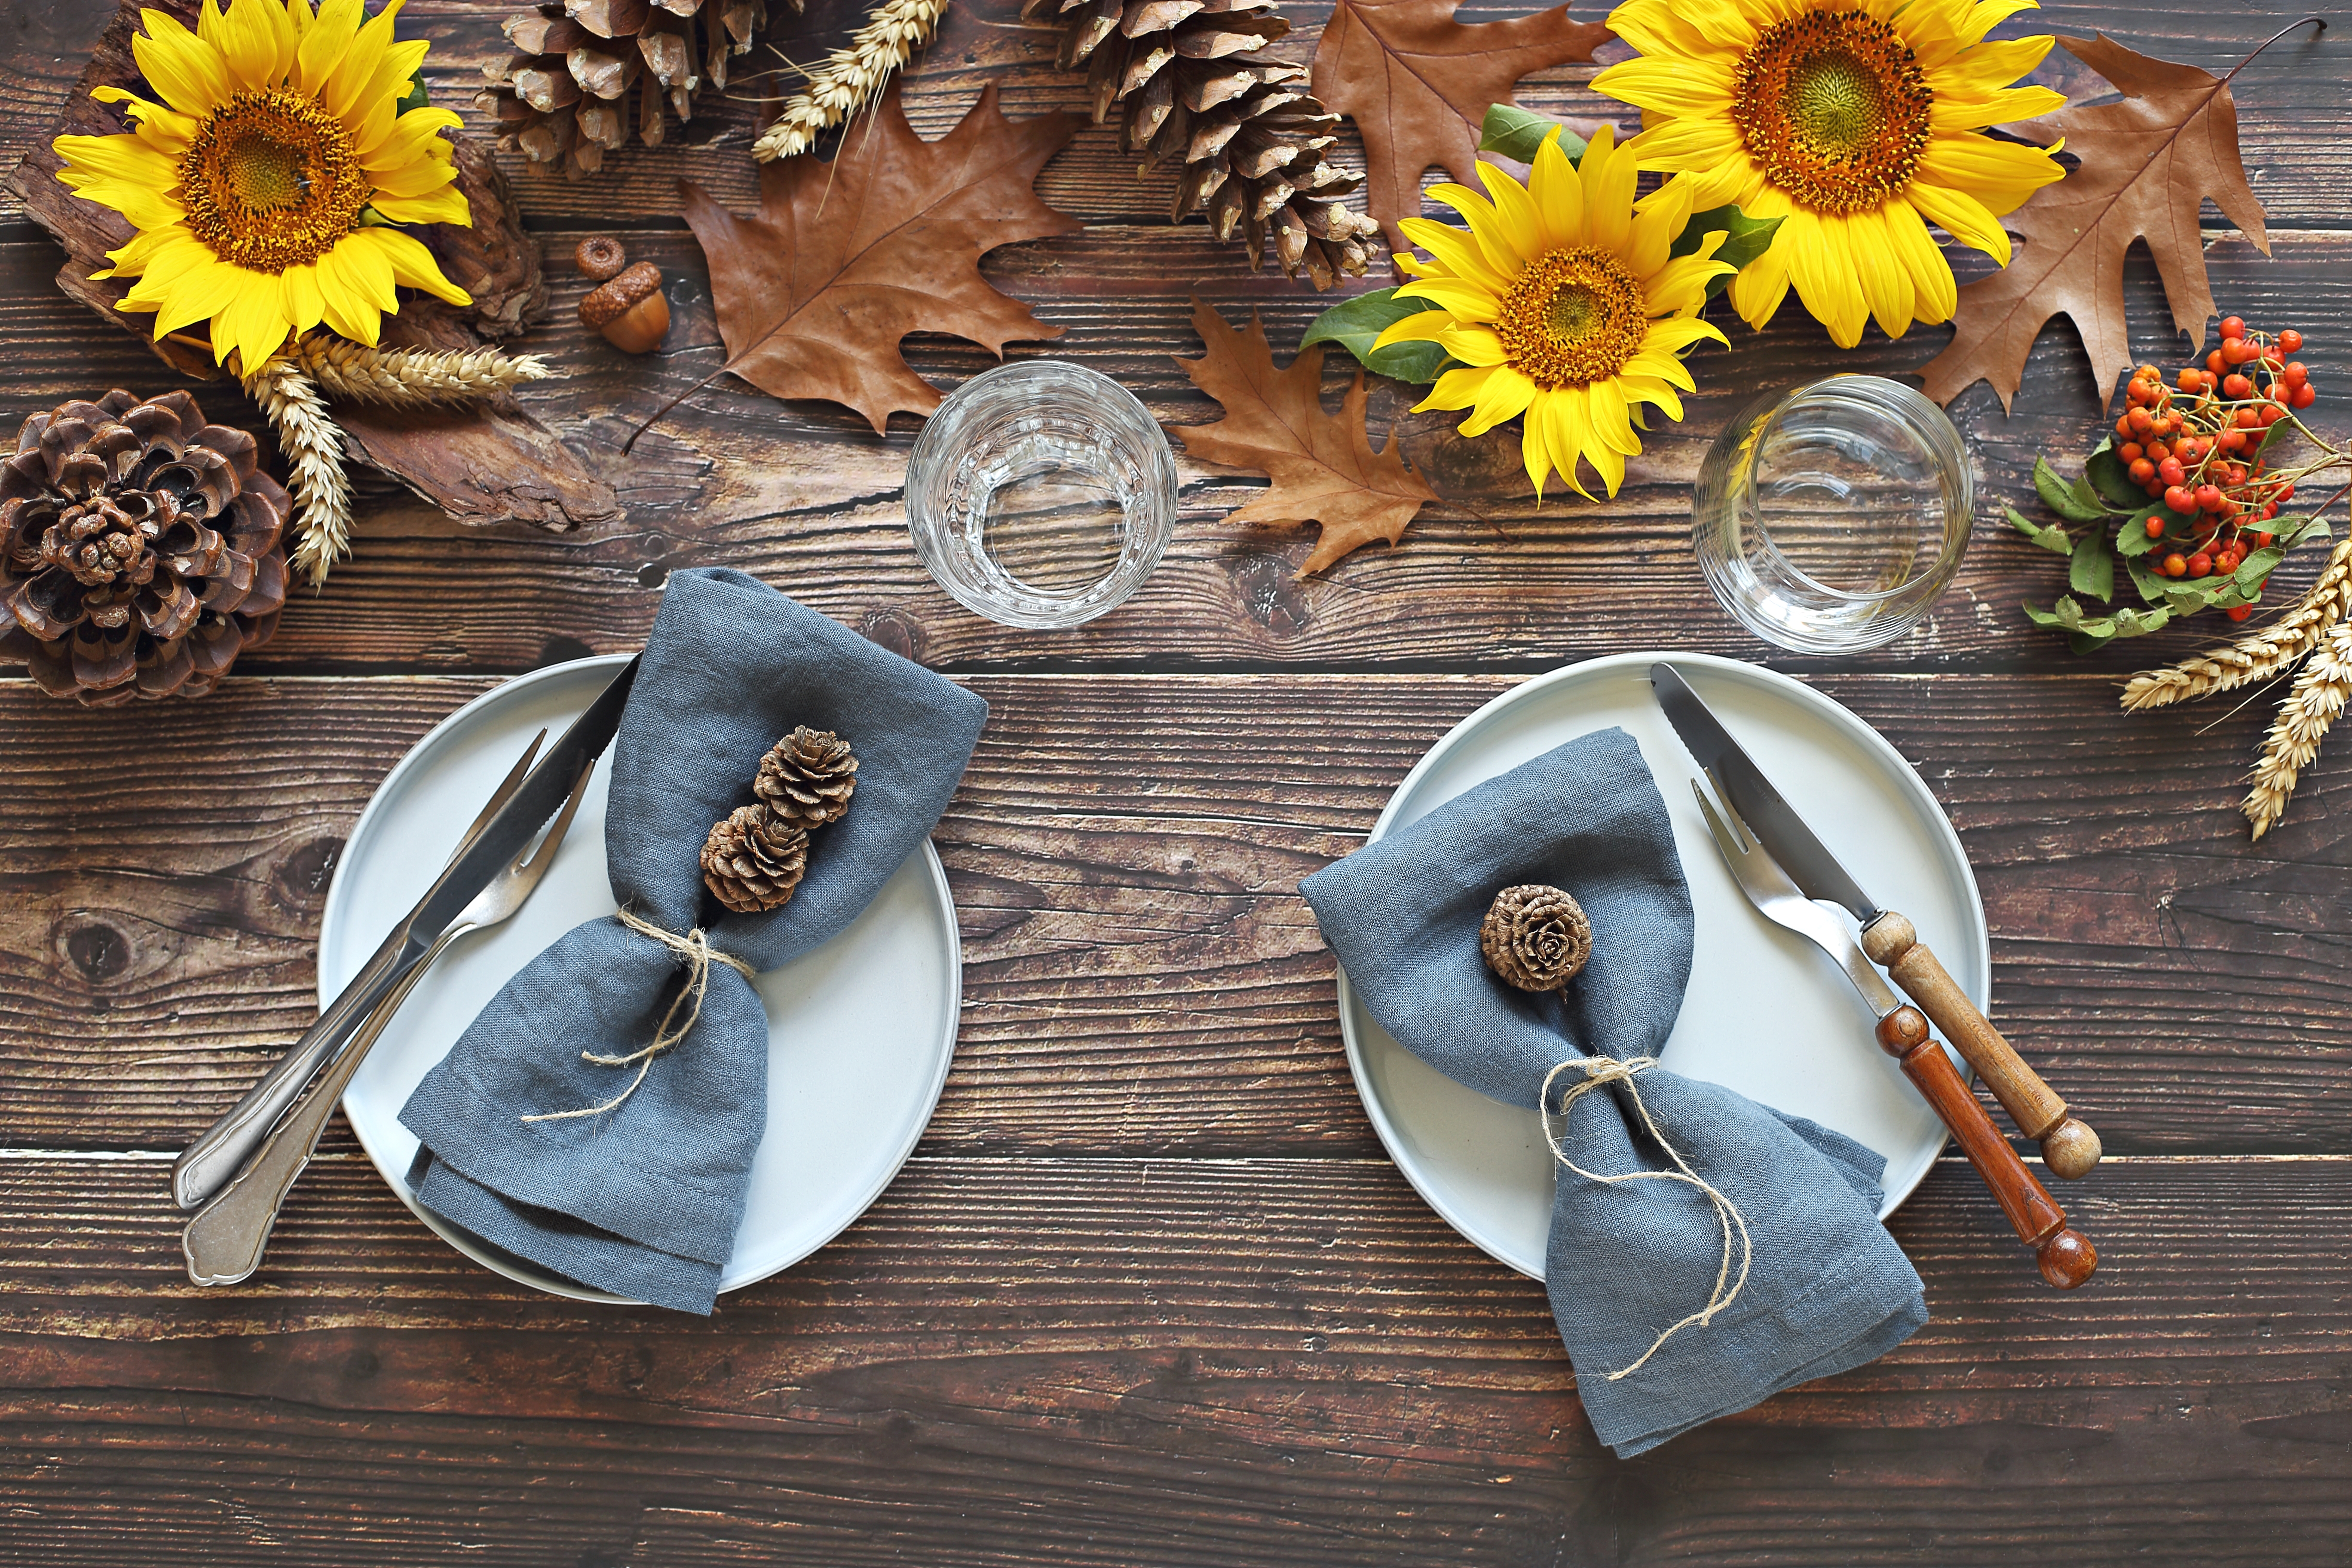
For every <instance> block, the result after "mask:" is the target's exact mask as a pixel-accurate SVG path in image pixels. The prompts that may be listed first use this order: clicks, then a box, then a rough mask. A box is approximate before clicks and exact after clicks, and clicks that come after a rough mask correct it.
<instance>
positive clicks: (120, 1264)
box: [0, 1157, 2352, 1568]
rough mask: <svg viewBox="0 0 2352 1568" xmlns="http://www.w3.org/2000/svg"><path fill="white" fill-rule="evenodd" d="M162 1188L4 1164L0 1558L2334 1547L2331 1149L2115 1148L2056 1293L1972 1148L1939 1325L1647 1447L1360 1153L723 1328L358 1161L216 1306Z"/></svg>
mask: <svg viewBox="0 0 2352 1568" xmlns="http://www.w3.org/2000/svg"><path fill="white" fill-rule="evenodd" d="M161 1192H162V1166H161V1163H160V1162H152V1161H151V1162H142V1163H129V1162H122V1161H98V1162H92V1161H75V1160H68V1161H57V1160H49V1159H42V1158H29V1159H28V1158H10V1159H6V1160H5V1162H0V1215H5V1217H6V1218H7V1220H8V1222H9V1223H8V1224H7V1225H6V1226H5V1227H0V1260H5V1261H0V1345H5V1351H6V1353H5V1364H6V1365H7V1366H8V1367H9V1368H10V1369H11V1370H10V1374H9V1376H8V1377H7V1378H6V1379H5V1383H6V1384H7V1387H6V1388H5V1391H0V1433H5V1439H0V1440H5V1442H6V1443H7V1445H8V1446H9V1447H11V1448H13V1449H16V1451H18V1452H22V1453H26V1454H28V1455H38V1456H39V1457H40V1458H39V1462H38V1463H37V1465H34V1466H27V1467H26V1468H23V1469H20V1470H17V1471H16V1472H15V1474H14V1475H12V1477H11V1479H9V1480H8V1481H7V1482H5V1483H0V1489H5V1492H6V1494H7V1498H8V1502H9V1504H10V1509H11V1511H10V1516H9V1528H8V1530H7V1531H6V1532H5V1542H6V1543H7V1544H6V1545H5V1546H0V1555H8V1554H12V1553H16V1552H23V1553H26V1554H27V1555H26V1556H23V1557H15V1558H13V1560H16V1561H31V1560H35V1554H37V1560H39V1561H43V1562H47V1563H120V1562H121V1561H124V1560H126V1557H125V1553H126V1552H131V1553H134V1554H135V1553H136V1552H156V1551H163V1552H167V1553H168V1552H170V1550H171V1546H172V1544H173V1543H174V1542H178V1543H183V1544H184V1543H186V1542H190V1541H192V1540H194V1539H198V1538H201V1539H202V1540H203V1541H204V1542H205V1552H204V1555H205V1560H206V1561H209V1562H218V1563H265V1562H278V1561H286V1560H288V1559H289V1557H291V1558H294V1559H297V1560H303V1561H324V1560H330V1559H334V1560H340V1561H352V1560H355V1558H356V1556H357V1554H358V1553H359V1552H366V1553H368V1554H369V1555H370V1556H372V1557H375V1558H379V1559H381V1560H386V1561H391V1560H397V1561H400V1562H403V1563H419V1564H423V1563H441V1562H457V1561H470V1562H490V1563H526V1562H530V1563H544V1562H548V1561H567V1562H568V1561H572V1560H574V1554H575V1553H576V1554H580V1556H579V1560H581V1561H609V1562H623V1561H642V1562H660V1563H665V1564H667V1563H680V1564H701V1563H730V1562H739V1561H759V1562H765V1563H796V1564H797V1563H806V1564H812V1565H814V1564H823V1565H824V1568H855V1565H856V1564H862V1563H883V1562H896V1561H905V1560H907V1559H908V1558H921V1559H924V1560H928V1561H937V1562H943V1563H1040V1562H1055V1563H1085V1564H1103V1565H1105V1568H1113V1565H1116V1568H1131V1565H1146V1564H1148V1565H1168V1568H1176V1565H1198V1564H1208V1563H1234V1562H1240V1561H1252V1562H1263V1561H1267V1560H1270V1559H1271V1558H1274V1557H1276V1556H1279V1557H1280V1558H1281V1559H1282V1560H1284V1561H1293V1562H1301V1563H1333V1564H1338V1563H1370V1562H1379V1563H1433V1562H1449V1563H1497V1564H1500V1563H1512V1564H1519V1563H1529V1562H1546V1563H1551V1562H1557V1563H1564V1564H1579V1565H1581V1564H1585V1563H1601V1562H1606V1563H1629V1564H1644V1565H1646V1564H1653V1563H1678V1564H1717V1563H1720V1564H1733V1563H1742V1564H1752V1563H1824V1562H1835V1563H1857V1564H1859V1563H1913V1562H1918V1561H1922V1560H1925V1561H1930V1562H1935V1563H1963V1562H1965V1563H1979V1562H1985V1563H1990V1562H1992V1561H1995V1560H2006V1554H2008V1553H2011V1552H2013V1551H2014V1549H2015V1544H2016V1543H2019V1542H2029V1541H2034V1540H2042V1541H2047V1540H2049V1539H2052V1538H2053V1536H2056V1535H2058V1534H2060V1533H2061V1532H2063V1533H2064V1535H2065V1537H2066V1539H2067V1540H2068V1541H2069V1542H2070V1544H2069V1549H2068V1555H2069V1557H2070V1559H2072V1560H2075V1561H2081V1562H2084V1563H2126V1562H2132V1561H2138V1560H2140V1553H2141V1552H2142V1549H2143V1548H2144V1546H2145V1545H2146V1543H2147V1542H2148V1541H2150V1540H2152V1539H2157V1538H2159V1537H2160V1538H2161V1539H2163V1540H2164V1541H2165V1542H2166V1543H2167V1546H2168V1552H2169V1553H2170V1555H2171V1559H2172V1560H2173V1561H2179V1562H2194V1563H2214V1564H2239V1563H2244V1564H2257V1563H2259V1564H2265V1565H2267V1564H2273V1563H2296V1564H2302V1563H2310V1564H2314V1565H2317V1564H2323V1563H2326V1564H2332V1563H2333V1562H2334V1561H2335V1557H2336V1555H2337V1554H2340V1551H2341V1548H2342V1546H2343V1544H2344V1543H2345V1542H2346V1541H2347V1531H2352V1485H2347V1482H2352V1457H2347V1447H2346V1444H2345V1436H2346V1433H2345V1428H2344V1426H2343V1412H2342V1409H2341V1403H2342V1402H2341V1400H2340V1399H2339V1398H2336V1396H2335V1395H2334V1394H2331V1393H2330V1392H2329V1388H2330V1387H2331V1386H2332V1384H2334V1383H2336V1382H2338V1381H2340V1379H2341V1378H2342V1377H2343V1375H2344V1373H2345V1370H2346V1368H2347V1364H2352V1363H2347V1357H2352V1319H2347V1310H2346V1294H2345V1291H2346V1286H2347V1280H2346V1279H2345V1276H2344V1272H2343V1265H2342V1258H2341V1252H2340V1236H2341V1233H2342V1228H2343V1226H2344V1225H2345V1223H2346V1222H2347V1218H2352V1163H2347V1162H2346V1161H2345V1160H2344V1159H2342V1158H2340V1157H2336V1158H2324V1159H2322V1158H2312V1159H2301V1160H2292V1161H2276V1162H2267V1163H2216V1162H2204V1161H2172V1160H2147V1161H2118V1162H2116V1163H2113V1164H2111V1165H2109V1166H2108V1167H2106V1168H2105V1169H2104V1170H2103V1171H2102V1172H2101V1173H2100V1175H2099V1177H2098V1179H2097V1184H2096V1190H2095V1194H2093V1195H2091V1196H2089V1197H2086V1198H2085V1199H2084V1200H2083V1201H2082V1203H2081V1205H2080V1206H2082V1207H2083V1208H2084V1209H2085V1210H2086V1211H2087V1212H2088V1213H2089V1214H2090V1215H2091V1218H2090V1219H2089V1221H2088V1223H2090V1224H2092V1225H2093V1226H2095V1228H2096V1230H2097V1232H2098V1235H2099V1237H2100V1243H2101V1247H2102V1249H2103V1254H2104V1256H2105V1258H2106V1260H2107V1262H2106V1267H2105V1269H2103V1271H2102V1273H2101V1275H2100V1277H2099V1279H2097V1280H2095V1282H2094V1283H2093V1284H2092V1285H2091V1286H2090V1287H2089V1288H2088V1289H2084V1291H2082V1292H2080V1293H2079V1294H2075V1295H2071V1296H2063V1297H2062V1296H2057V1295H2054V1294H2053V1293H2051V1292H2050V1291H2048V1290H2047V1289H2044V1288H2043V1287H2042V1286H2041V1285H2040V1284H2039V1282H2038V1281H2036V1280H2035V1279H2034V1278H2033V1275H2032V1269H2031V1268H2028V1267H2027V1266H2026V1264H2025V1260H2024V1259H2023V1258H2022V1257H2021V1255H2020V1253H2019V1252H2018V1249H2017V1248H2016V1247H2015V1245H2014V1243H2013V1241H2012V1239H2011V1238H2010V1237H2007V1236H2006V1235H2005V1234H2004V1232H2003V1231H2002V1228H2001V1226H2000V1222H1999V1219H1998V1216H1997V1215H1992V1214H1991V1213H1990V1208H1989V1205H1985V1204H1984V1203H1983V1202H1982V1199H1981V1194H1979V1193H1978V1192H1977V1191H1976V1190H1975V1185H1974V1180H1973V1178H1972V1177H1971V1176H1970V1175H1969V1173H1968V1172H1967V1170H1966V1168H1965V1167H1963V1166H1960V1165H1959V1164H1958V1163H1957V1162H1947V1163H1945V1165H1944V1166H1942V1167H1939V1168H1938V1170H1937V1173H1935V1174H1934V1175H1933V1176H1932V1177H1931V1178H1930V1179H1929V1181H1928V1183H1927V1185H1926V1186H1924V1187H1923V1188H1922V1190H1921V1192H1920V1194H1919V1195H1918V1196H1917V1197H1916V1198H1915V1199H1914V1200H1913V1202H1912V1203H1911V1205H1909V1206H1908V1207H1907V1208H1906V1210H1905V1211H1904V1212H1903V1213H1902V1214H1901V1215H1898V1216H1897V1218H1896V1220H1895V1232H1896V1234H1897V1236H1898V1237H1900V1238H1901V1239H1902V1241H1903V1242H1904V1245H1905V1246H1906V1249H1908V1250H1909V1251H1910V1252H1911V1254H1912V1256H1913V1257H1914V1258H1915V1259H1916V1261H1917V1262H1918V1264H1919V1266H1920V1268H1921V1271H1922V1275H1923V1277H1924V1278H1925V1279H1926V1281H1927V1289H1928V1292H1929V1300H1930V1305H1931V1308H1932V1310H1934V1312H1935V1318H1934V1321H1932V1322H1931V1323H1930V1324H1929V1325H1928V1326H1927V1328H1926V1329H1925V1330H1923V1331H1921V1332H1920V1333H1919V1334H1918V1335H1917V1336H1916V1337H1915V1338H1914V1339H1913V1340H1912V1341H1911V1342H1909V1343H1907V1344H1906V1345H1905V1346H1903V1347H1902V1348H1900V1349H1899V1350H1897V1351H1896V1352H1894V1353H1893V1354H1891V1355H1889V1356H1888V1357H1886V1358H1885V1359H1884V1360H1882V1361H1881V1362H1879V1363H1875V1364H1874V1365H1873V1366H1870V1367H1866V1368H1863V1369H1860V1370H1858V1371H1856V1372H1854V1373H1848V1374H1846V1375H1844V1376H1842V1377H1838V1378H1835V1379H1830V1380H1826V1381H1823V1382H1821V1383H1816V1384H1811V1385H1809V1386H1807V1387H1805V1388H1803V1389H1801V1390H1798V1391H1794V1392H1792V1393H1790V1394H1783V1395H1781V1396H1780V1397H1779V1398H1777V1399H1774V1400H1772V1401H1770V1402H1769V1403H1767V1404H1766V1405H1762V1406H1760V1407H1759V1408H1758V1409H1756V1410H1753V1411H1750V1412H1748V1413H1747V1414H1745V1415H1738V1416H1733V1417H1730V1418H1727V1419H1726V1420H1724V1421H1722V1422H1718V1423H1717V1424H1716V1425H1714V1426H1709V1427H1706V1428H1704V1429H1702V1430H1701V1431H1699V1432H1696V1433H1694V1434H1691V1435H1689V1436H1685V1437H1683V1438H1680V1439H1677V1440H1676V1441H1675V1442H1674V1443H1671V1444H1669V1445H1667V1446H1665V1447H1663V1448H1661V1449H1658V1450H1656V1451H1654V1453H1652V1454H1650V1455H1648V1456H1644V1457H1643V1458H1640V1459H1638V1460H1634V1461H1631V1462H1626V1463H1619V1462H1617V1461H1614V1460H1612V1459H1611V1458H1609V1457H1608V1456H1607V1455H1606V1453H1605V1452H1603V1451H1601V1450H1600V1449H1599V1448H1598V1447H1597V1446H1596V1445H1595V1444H1594V1442H1593V1439H1592V1436H1591V1430H1590V1428H1589V1427H1588V1426H1586V1424H1585V1422H1584V1420H1583V1418H1582V1415H1581V1412H1580V1409H1579V1407H1578V1405H1577V1404H1576V1401H1575V1399H1574V1396H1573V1394H1572V1392H1571V1387H1572V1384H1571V1379H1570V1373H1569V1368H1568V1366H1567V1363H1566V1360H1565V1358H1564V1356H1563V1355H1562V1354H1561V1352H1560V1350H1559V1342H1558V1340H1557V1338H1556V1337H1555V1334H1554V1331H1553V1327H1552V1324H1551V1321H1550V1317H1549V1310H1548V1308H1547V1306H1546V1303H1545V1300H1544V1297H1543V1293H1542V1291H1541V1289H1540V1288H1539V1287H1538V1286H1537V1285H1536V1284H1535V1283H1534V1282H1532V1281H1529V1280H1526V1279H1520V1278H1519V1277H1517V1276H1516V1275H1511V1274H1508V1273H1507V1272H1506V1271H1505V1270H1503V1269H1501V1268H1498V1267H1497V1266H1496V1265H1494V1264H1492V1263H1491V1262H1489V1261H1488V1260H1486V1259H1485V1258H1482V1257H1480V1256H1479V1255H1477V1254H1476V1253H1475V1252H1474V1251H1472V1250H1471V1249H1470V1248H1469V1247H1467V1246H1466V1245H1465V1244H1464V1243H1463V1242H1462V1241H1461V1240H1460V1239H1459V1238H1458V1237H1454V1236H1453V1234H1452V1233H1451V1232H1450V1231H1448V1230H1447V1229H1446V1227H1445V1226H1444V1223H1443V1222H1442V1221H1441V1220H1439V1219H1437V1218H1436V1216H1435V1215H1433V1214H1431V1213H1430V1212H1429V1211H1428V1210H1427V1209H1426V1208H1425V1207H1423V1205H1422V1204H1421V1202H1420V1200H1419V1199H1418V1198H1417V1197H1415V1196H1414V1195H1413V1194H1412V1192H1411V1191H1410V1189H1409V1188H1407V1187H1406V1186H1405V1184H1404V1183H1403V1182H1402V1180H1401V1179H1400V1178H1399V1177H1398V1176H1397V1174H1396V1173H1395V1172H1394V1171H1393V1170H1392V1169H1391V1168H1390V1167H1388V1166H1387V1165H1386V1164H1385V1163H1381V1162H1377V1161H1367V1162H1330V1161H1311V1162H1280V1161H1238V1162H1231V1163H1217V1164H1204V1163H1198V1162H1186V1161H1177V1162H1162V1161H1149V1160H1133V1159H1112V1160H1085V1161H1053V1160H1043V1161H1040V1160H1018V1161H973V1160H966V1159H959V1158H935V1157H934V1158H921V1159H918V1160H917V1161H916V1162H915V1163H913V1164H912V1165H910V1166H909V1167H908V1170H907V1171H906V1172H905V1173H903V1174H902V1175H901V1176H900V1178H899V1180H898V1183H897V1184H895V1185H894V1186H893V1188H892V1189H891V1190H890V1192H889V1193H887V1194H886V1195H885V1196H884V1197H883V1199H882V1200H881V1202H880V1203H879V1204H877V1205H876V1207H875V1208H874V1209H873V1210H872V1211H871V1212H870V1213H869V1214H868V1215H867V1216H866V1219H865V1220H863V1221H861V1222H860V1223H859V1224H858V1225H857V1226H854V1227H853V1228H852V1229H851V1230H850V1231H849V1232H847V1233H846V1234H845V1236H844V1237H842V1238H841V1239H840V1240H839V1241H837V1242H835V1244H834V1245H833V1246H831V1247H827V1248H825V1249H824V1251H822V1252H820V1253H819V1254H817V1255H816V1256H815V1257H814V1258H811V1259H809V1260H808V1261H807V1262H806V1263H805V1264H803V1266H802V1267H801V1268H796V1269H794V1270H792V1271H790V1272H788V1273H787V1274H785V1275H783V1276H781V1277H779V1278H778V1279H774V1280H772V1281H769V1282H766V1283H764V1284H761V1285H758V1286H754V1287H751V1289H747V1290H745V1291H743V1292H740V1293H739V1294H737V1295H735V1296H731V1297H730V1298H727V1299H726V1300H725V1302H724V1304H723V1306H722V1310H721V1312H720V1313H719V1316H718V1317H716V1318H713V1319H710V1320H708V1321H698V1320H690V1319H685V1318H680V1317H677V1316H676V1315H671V1314H661V1313H656V1312H651V1311H634V1312H622V1313H608V1312H603V1311H596V1310H586V1309H583V1308H580V1307H578V1306H576V1305H573V1304H572V1303H567V1302H562V1301H558V1300H552V1299H549V1298H540V1297H534V1296H530V1295H529V1294H528V1293H524V1292H519V1291H517V1290H515V1289H512V1288H510V1287H507V1286H505V1285H504V1284H503V1283H502V1282H500V1281H499V1280H498V1279H496V1278H495V1277H493V1276H490V1275H488V1274H487V1273H486V1272H484V1271H482V1270H479V1269H477V1268H474V1267H473V1266H472V1265H470V1264H468V1263H467V1262H465V1261H464V1260H463V1259H462V1258H458V1257H457V1255H456V1254H454V1253H452V1252H450V1251H449V1250H448V1249H446V1247H442V1246H441V1245H440V1243H439V1242H437V1241H436V1239H435V1238H433V1237H431V1236H430V1234H429V1233H427V1232H426V1231H425V1230H424V1229H423V1227H422V1226H418V1225H416V1224H415V1222H414V1221H413V1220H412V1219H410V1218H409V1217H408V1215H407V1214H406V1211H405V1210H404V1209H402V1208H401V1207H400V1206H399V1205H398V1204H397V1203H396V1202H395V1200H394V1198H393V1197H392V1196H391V1194H389V1193H387V1192H386V1191H384V1190H383V1186H382V1184H380V1183H379V1182H378V1181H377V1179H376V1177H375V1175H374V1173H373V1171H372V1170H370V1169H369V1168H368V1167H367V1166H366V1165H365V1164H364V1163H362V1162H360V1161H356V1160H333V1161H329V1162H325V1163H322V1164H320V1166H317V1167H314V1169H313V1173H312V1174H311V1176H310V1178H309V1179H308V1180H307V1181H306V1183H305V1184H304V1186H303V1187H302V1188H301V1189H300V1190H299V1191H298V1192H297V1194H296V1195H295V1197H294V1199H293V1202H292V1204H291V1205H290V1208H289V1213H288V1215H287V1217H286V1221H285V1223H284V1225H283V1226H281V1230H280V1239H279V1242H278V1250H277V1251H276V1252H274V1253H273V1260H272V1263H271V1265H270V1267H269V1272H268V1274H266V1275H265V1276H264V1277H263V1278H262V1279H261V1280H260V1281H259V1282H257V1285H256V1286H254V1287H250V1288H247V1289H236V1290H217V1291H198V1290H196V1289H194V1288H192V1287H190V1286H189V1285H187V1283H186V1282H185V1280H184V1278H182V1277H181V1275H180V1266H179V1261H178V1257H177V1247H176V1245H175V1243H174V1235H175V1221H174V1219H173V1215H171V1214H170V1212H169V1211H168V1208H167V1206H166V1205H164V1204H163V1202H162V1200H161ZM355 1542H365V1543H366V1544H365V1546H364V1547H355V1545H354V1543H355ZM593 1552H605V1553H608V1555H606V1556H603V1557H597V1556H594V1555H593Z"/></svg>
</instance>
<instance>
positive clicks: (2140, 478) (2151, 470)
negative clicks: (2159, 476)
mask: <svg viewBox="0 0 2352 1568" xmlns="http://www.w3.org/2000/svg"><path fill="white" fill-rule="evenodd" d="M2128 472H2129V473H2130V474H2131V481H2132V483H2134V484H2136V485H2146V484H2147V482H2148V481H2149V480H2150V479H2154V478H2156V465H2155V464H2154V463H2151V462H2149V461H2148V460H2147V458H2136V459H2134V460H2133V462H2132V466H2131V468H2130V469H2129V470H2128Z"/></svg>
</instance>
